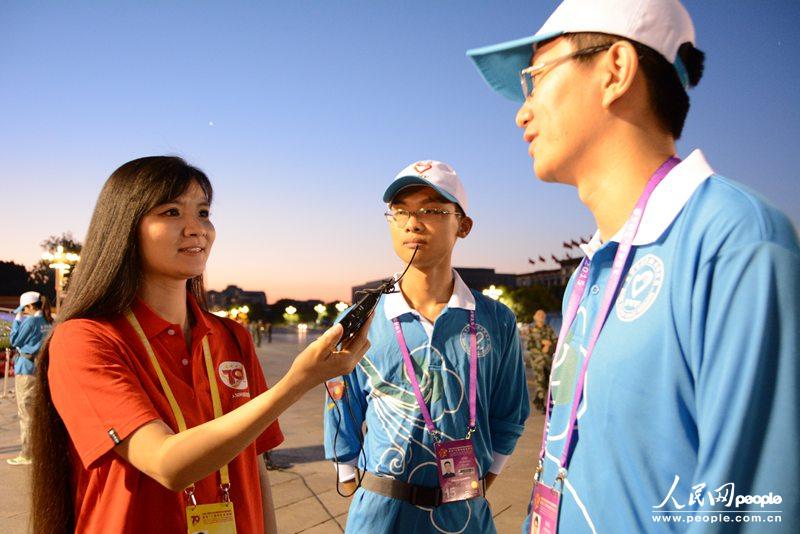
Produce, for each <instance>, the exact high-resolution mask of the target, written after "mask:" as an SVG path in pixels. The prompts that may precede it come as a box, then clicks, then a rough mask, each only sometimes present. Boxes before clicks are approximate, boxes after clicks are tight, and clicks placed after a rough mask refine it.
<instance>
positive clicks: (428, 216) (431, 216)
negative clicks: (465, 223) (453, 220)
mask: <svg viewBox="0 0 800 534" xmlns="http://www.w3.org/2000/svg"><path fill="white" fill-rule="evenodd" d="M383 215H384V217H386V220H387V221H389V222H390V223H394V224H396V225H397V226H399V227H400V228H402V227H404V226H405V225H406V224H407V223H408V219H410V218H411V216H412V215H413V216H414V217H416V218H417V220H418V221H420V222H423V223H435V222H437V221H441V220H442V219H444V218H445V217H447V216H448V215H456V216H458V217H460V216H461V214H460V213H459V212H457V211H447V210H442V209H438V208H422V209H418V210H416V211H408V210H404V209H393V210H392V211H387V212H386V213H384V214H383Z"/></svg>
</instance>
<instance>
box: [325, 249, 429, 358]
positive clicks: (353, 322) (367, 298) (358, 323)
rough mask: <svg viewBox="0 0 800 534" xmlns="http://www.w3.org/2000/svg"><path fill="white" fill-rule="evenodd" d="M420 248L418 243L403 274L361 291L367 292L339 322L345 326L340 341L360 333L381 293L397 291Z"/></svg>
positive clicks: (343, 341) (345, 340)
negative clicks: (396, 287) (397, 286)
mask: <svg viewBox="0 0 800 534" xmlns="http://www.w3.org/2000/svg"><path fill="white" fill-rule="evenodd" d="M418 250H419V245H417V248H415V249H414V254H412V255H411V259H410V260H408V265H407V266H406V269H405V271H403V274H401V275H400V277H399V278H397V280H395V279H394V278H389V279H387V280H384V281H383V282H382V283H381V285H380V286H379V287H378V288H377V289H365V290H363V291H359V293H366V294H365V295H364V296H363V297H361V298H360V299H359V300H358V302H356V303H355V305H354V306H353V307H352V308H350V309H349V310H348V311H347V313H345V314H344V316H342V318H341V319H340V320H339V324H341V325H342V327H343V328H344V332H343V333H342V337H341V338H339V343H345V342H347V341H350V340H351V339H353V337H354V336H355V335H356V334H357V333H358V331H359V330H361V327H362V326H364V323H366V322H367V319H369V316H370V315H372V311H373V310H374V309H375V306H377V305H378V301H379V300H380V298H381V295H383V294H384V293H394V292H395V291H394V286H395V284H397V283H399V282H400V280H402V279H403V277H404V276H405V275H406V273H407V272H408V269H409V267H411V263H412V262H413V261H414V256H416V255H417V251H418Z"/></svg>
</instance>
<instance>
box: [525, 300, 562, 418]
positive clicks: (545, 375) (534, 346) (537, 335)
mask: <svg viewBox="0 0 800 534" xmlns="http://www.w3.org/2000/svg"><path fill="white" fill-rule="evenodd" d="M545 319H547V315H546V314H545V313H544V310H536V313H534V314H533V325H531V327H530V329H529V330H528V350H529V353H530V358H531V360H532V362H531V363H532V366H533V383H534V385H535V386H536V390H535V391H534V393H533V396H532V397H531V399H532V400H533V405H534V407H535V408H536V409H537V410H540V411H542V412H544V403H545V400H546V399H545V397H546V395H547V382H548V380H550V367H551V366H552V365H553V351H554V350H555V348H556V341H557V339H558V338H557V336H556V333H555V332H554V331H553V329H552V327H550V325H548V324H545Z"/></svg>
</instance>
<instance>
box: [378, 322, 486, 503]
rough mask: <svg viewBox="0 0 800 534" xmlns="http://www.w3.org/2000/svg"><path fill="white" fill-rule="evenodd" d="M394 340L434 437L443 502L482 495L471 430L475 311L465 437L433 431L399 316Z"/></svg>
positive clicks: (474, 406) (475, 389) (474, 391)
mask: <svg viewBox="0 0 800 534" xmlns="http://www.w3.org/2000/svg"><path fill="white" fill-rule="evenodd" d="M392 322H393V323H394V331H395V334H396V335H397V343H398V344H399V345H400V351H401V352H402V353H403V363H404V364H405V367H406V372H407V374H408V379H409V381H410V382H411V387H412V389H413V390H414V396H415V397H416V398H417V404H419V409H420V411H421V412H422V417H423V418H424V419H425V427H426V428H427V429H428V432H429V433H430V435H431V436H432V437H433V440H434V444H433V446H434V453H435V455H436V469H437V471H438V472H439V487H440V488H441V491H442V503H448V502H454V501H463V500H466V499H472V498H474V497H478V496H480V494H481V490H480V487H481V482H480V477H479V474H478V461H477V460H476V458H475V449H474V448H473V446H472V439H471V438H472V433H473V432H475V414H476V411H477V396H478V330H477V327H476V326H475V310H470V312H469V426H468V427H467V435H466V437H465V438H464V439H459V440H453V441H442V438H441V432H440V431H438V430H436V427H435V426H434V424H433V419H432V418H431V413H430V411H429V410H428V406H427V404H425V399H424V398H423V396H422V391H421V390H420V388H419V381H418V380H417V375H416V372H415V371H414V364H413V363H412V361H411V354H410V353H409V352H408V345H406V340H405V337H403V330H402V328H401V327H400V321H399V320H398V319H396V318H395V319H392Z"/></svg>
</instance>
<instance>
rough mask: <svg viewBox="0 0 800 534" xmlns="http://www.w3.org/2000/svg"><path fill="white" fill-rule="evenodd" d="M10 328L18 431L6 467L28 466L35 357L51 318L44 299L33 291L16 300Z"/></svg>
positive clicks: (29, 461)
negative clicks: (16, 451)
mask: <svg viewBox="0 0 800 534" xmlns="http://www.w3.org/2000/svg"><path fill="white" fill-rule="evenodd" d="M14 312H15V313H16V316H15V317H14V322H13V323H12V325H11V335H10V336H9V338H10V339H9V340H10V341H11V346H12V347H14V348H15V349H17V358H16V360H14V376H15V378H14V394H15V396H16V397H17V414H18V415H19V428H20V444H21V448H20V453H19V454H18V455H17V456H16V457H14V458H9V459H7V460H6V462H7V463H8V464H10V465H30V463H31V446H32V444H31V440H30V426H31V420H32V417H33V397H34V387H35V386H36V363H35V358H36V354H37V353H38V352H39V349H40V348H41V347H42V342H43V341H44V339H45V338H46V337H47V335H48V334H49V333H50V328H51V324H52V322H53V318H52V317H51V315H50V305H49V304H48V302H47V297H45V296H43V295H40V294H39V293H37V292H36V291H27V292H25V293H23V294H22V295H20V297H19V307H18V308H17V309H16V310H14Z"/></svg>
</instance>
